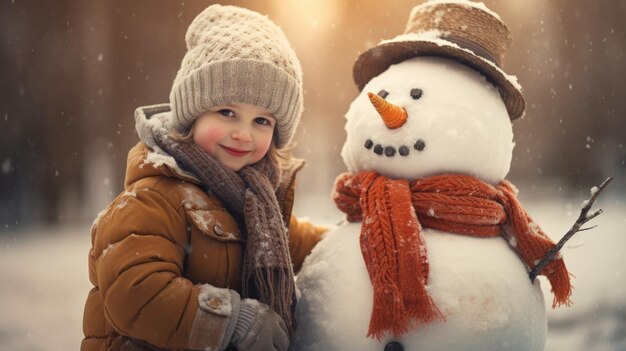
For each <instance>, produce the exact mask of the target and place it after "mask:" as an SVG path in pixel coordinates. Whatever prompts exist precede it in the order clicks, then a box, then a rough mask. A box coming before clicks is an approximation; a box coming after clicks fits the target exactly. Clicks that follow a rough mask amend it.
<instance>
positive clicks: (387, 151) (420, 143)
mask: <svg viewBox="0 0 626 351" xmlns="http://www.w3.org/2000/svg"><path fill="white" fill-rule="evenodd" d="M363 146H364V147H365V148H366V149H368V150H372V152H374V153H375V154H376V155H378V156H382V155H385V156H387V157H394V156H396V155H400V156H403V157H406V156H409V154H410V153H411V150H415V151H419V152H422V151H424V149H426V142H425V141H424V140H423V139H417V140H416V141H415V143H414V144H413V147H412V148H410V147H408V146H406V145H401V146H400V147H397V148H396V147H395V146H391V145H382V144H377V143H375V142H373V141H372V139H367V140H366V141H365V143H364V144H363Z"/></svg>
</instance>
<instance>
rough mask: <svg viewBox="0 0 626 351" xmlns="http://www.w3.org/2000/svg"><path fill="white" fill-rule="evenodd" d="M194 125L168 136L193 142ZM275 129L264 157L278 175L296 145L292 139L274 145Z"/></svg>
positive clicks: (181, 141) (176, 139)
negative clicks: (279, 145) (281, 144)
mask: <svg viewBox="0 0 626 351" xmlns="http://www.w3.org/2000/svg"><path fill="white" fill-rule="evenodd" d="M195 126H196V123H195V121H194V123H193V124H192V125H191V127H190V128H188V130H187V131H185V132H183V133H180V132H177V131H171V132H170V133H169V137H170V138H171V139H172V140H174V141H176V142H179V143H193V131H194V128H195ZM276 133H277V131H276V129H274V136H273V137H272V144H271V145H270V148H269V150H267V154H266V157H267V158H268V159H269V160H270V162H272V164H273V165H274V167H275V168H276V170H277V171H278V175H279V176H280V172H281V170H282V169H283V167H282V166H283V165H284V164H286V163H287V162H288V161H290V160H291V159H292V158H293V152H292V151H293V149H294V147H295V146H296V145H295V143H294V142H293V141H292V142H290V143H289V144H288V145H286V146H284V147H282V148H280V149H279V148H278V147H277V146H276Z"/></svg>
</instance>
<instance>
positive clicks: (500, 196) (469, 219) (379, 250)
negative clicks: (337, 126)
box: [333, 172, 572, 339]
mask: <svg viewBox="0 0 626 351" xmlns="http://www.w3.org/2000/svg"><path fill="white" fill-rule="evenodd" d="M516 195H517V189H516V188H515V187H514V186H513V185H512V184H511V183H509V182H508V181H506V180H504V181H502V182H500V184H498V185H497V186H495V187H494V186H492V185H489V184H487V183H485V182H483V181H481V180H478V179H476V178H473V177H469V176H464V175H455V174H446V175H439V176H433V177H427V178H421V179H417V180H414V181H407V180H394V179H390V178H386V177H384V176H381V175H379V174H377V173H376V172H362V173H358V174H356V175H353V174H342V175H340V176H339V177H338V178H337V180H336V182H335V193H334V195H333V198H334V200H335V203H336V204H337V207H339V209H340V210H341V211H343V212H345V213H346V214H347V217H348V220H349V221H351V222H358V221H362V223H363V224H362V226H361V237H360V242H361V252H362V254H363V259H364V260H365V265H366V266H367V271H368V273H369V276H370V280H371V282H372V287H373V289H374V308H373V311H372V315H371V318H370V325H369V330H368V336H370V337H372V336H373V337H376V338H377V339H380V338H381V337H382V336H383V335H384V333H385V332H392V333H393V334H394V335H395V336H399V335H402V334H404V333H406V332H407V331H408V329H409V327H410V326H411V324H412V323H416V324H422V323H428V322H432V321H435V320H443V319H444V317H443V315H442V314H441V312H440V311H439V310H438V309H437V306H435V304H434V302H433V301H432V299H431V298H430V296H429V295H428V293H427V291H426V285H427V283H428V269H429V268H428V257H427V250H426V245H425V243H424V240H423V238H422V235H421V234H420V230H421V227H422V226H424V227H428V228H434V229H438V230H441V231H446V232H451V233H457V234H462V235H470V236H476V237H494V236H499V235H501V236H503V237H504V238H505V239H506V240H507V241H508V242H509V244H510V245H511V247H512V248H513V250H515V251H516V252H517V254H518V255H519V257H520V258H521V259H522V260H523V261H524V263H525V264H526V266H527V267H530V268H532V267H534V265H535V264H536V262H537V261H538V260H540V259H541V258H542V257H543V256H544V255H545V254H546V252H547V251H548V250H549V249H550V248H551V247H552V246H554V242H552V240H550V239H549V238H548V236H546V234H545V233H544V232H543V231H542V230H541V228H539V226H537V225H536V224H535V223H534V222H533V221H532V219H531V218H530V217H529V216H528V214H527V213H526V211H524V209H523V208H522V206H521V204H520V202H519V201H518V200H517V196H516ZM541 274H543V275H545V276H546V277H547V278H548V280H549V282H550V284H551V286H552V292H553V293H554V301H553V304H552V305H553V307H556V306H557V305H561V304H566V305H568V304H569V303H570V301H569V297H570V295H571V291H572V288H571V285H570V280H569V273H568V272H567V269H566V268H565V263H564V262H563V259H562V258H558V259H555V260H553V261H552V262H550V264H548V266H546V268H545V269H544V270H543V271H542V272H541Z"/></svg>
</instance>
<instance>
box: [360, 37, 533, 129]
mask: <svg viewBox="0 0 626 351" xmlns="http://www.w3.org/2000/svg"><path fill="white" fill-rule="evenodd" d="M417 56H440V57H445V58H450V59H453V60H456V61H460V62H461V63H463V64H466V65H468V66H470V67H471V68H474V69H475V70H477V71H478V72H480V73H482V74H483V75H485V76H486V77H487V80H489V81H490V82H491V83H492V84H494V85H495V86H496V87H497V88H498V91H499V92H500V96H501V97H502V100H503V101H504V104H505V106H506V109H507V112H508V113H509V118H510V119H511V121H513V120H515V119H517V118H519V117H521V116H522V115H523V114H524V109H525V107H526V101H525V100H524V95H523V94H522V91H521V86H519V84H517V81H516V80H515V77H512V76H509V75H507V74H506V73H505V72H503V71H502V70H501V69H500V68H499V67H498V66H496V65H495V64H494V63H493V62H491V61H488V60H486V59H483V58H481V57H479V56H477V55H476V54H474V53H473V52H472V51H470V50H468V49H464V48H461V47H459V46H458V45H456V44H454V43H452V42H448V41H446V40H443V39H438V40H436V41H434V40H433V41H429V40H403V41H393V40H391V41H388V42H383V43H381V44H379V45H377V46H375V47H373V48H371V49H369V50H367V51H365V52H364V53H362V54H361V55H360V56H359V57H358V58H357V60H356V62H355V63H354V67H353V71H352V74H353V77H354V81H355V83H356V84H357V87H358V89H359V91H361V90H363V88H364V87H365V85H366V84H367V83H368V82H369V81H370V80H371V79H372V78H374V77H376V76H378V75H379V74H381V73H383V72H384V71H385V70H387V68H389V66H391V65H393V64H396V63H400V62H402V61H404V60H407V59H410V58H412V57H417Z"/></svg>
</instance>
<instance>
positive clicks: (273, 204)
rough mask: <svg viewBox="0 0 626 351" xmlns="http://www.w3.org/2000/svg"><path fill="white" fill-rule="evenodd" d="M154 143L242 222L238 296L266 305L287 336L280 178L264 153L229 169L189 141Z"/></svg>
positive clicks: (288, 287) (289, 303) (290, 302)
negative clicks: (258, 158) (278, 194)
mask: <svg viewBox="0 0 626 351" xmlns="http://www.w3.org/2000/svg"><path fill="white" fill-rule="evenodd" d="M155 141H156V143H157V145H158V146H159V147H161V148H162V149H163V150H165V151H166V152H167V153H168V154H169V155H171V156H172V157H174V159H175V160H176V162H177V163H179V164H180V165H181V166H182V167H183V168H185V169H188V170H190V171H192V172H193V173H194V174H195V175H196V176H197V177H198V178H199V179H200V181H201V182H202V183H203V184H204V185H205V186H207V187H208V188H209V189H210V190H211V192H212V193H213V194H215V195H216V196H217V197H218V198H219V199H220V200H221V201H222V202H223V203H224V205H225V206H226V207H227V208H228V209H229V210H230V211H232V212H233V214H234V215H235V217H236V218H238V219H239V220H241V221H243V222H245V228H241V229H242V230H244V231H245V232H246V246H245V250H244V258H243V272H242V296H243V297H249V298H256V299H258V300H259V301H261V302H263V303H265V304H267V305H268V306H270V308H271V309H272V310H273V311H274V312H276V313H278V314H279V315H280V316H281V317H282V318H283V320H284V321H285V324H286V325H287V328H288V330H289V332H290V334H293V331H294V329H295V319H294V315H293V314H294V312H295V302H296V292H295V281H294V274H293V267H292V264H291V256H290V255H289V246H288V238H287V228H286V226H285V223H284V221H283V216H282V214H281V210H280V206H279V204H278V200H277V199H276V190H277V188H278V186H279V181H280V179H279V175H278V172H277V169H276V167H275V166H274V165H273V164H272V163H271V162H270V161H269V160H268V159H267V157H265V158H263V159H262V160H261V161H259V162H257V163H255V164H254V165H251V166H246V167H243V168H242V169H241V170H239V171H238V172H234V171H232V170H230V169H228V168H226V167H224V166H223V165H222V164H221V163H220V162H219V161H217V160H215V159H214V158H212V157H211V156H209V155H208V154H207V153H206V152H205V151H204V150H203V149H202V148H201V147H199V146H198V145H196V144H194V143H177V142H175V141H173V140H171V139H169V138H167V137H164V136H158V137H156V138H155Z"/></svg>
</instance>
